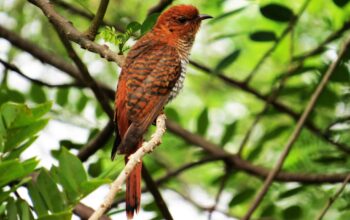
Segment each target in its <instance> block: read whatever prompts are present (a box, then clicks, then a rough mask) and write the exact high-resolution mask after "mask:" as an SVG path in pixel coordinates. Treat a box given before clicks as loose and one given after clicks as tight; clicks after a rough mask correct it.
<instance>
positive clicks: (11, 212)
mask: <svg viewBox="0 0 350 220" xmlns="http://www.w3.org/2000/svg"><path fill="white" fill-rule="evenodd" d="M6 209H7V219H8V220H17V206H16V203H15V200H14V199H12V198H10V199H9V200H8V202H7V206H6Z"/></svg>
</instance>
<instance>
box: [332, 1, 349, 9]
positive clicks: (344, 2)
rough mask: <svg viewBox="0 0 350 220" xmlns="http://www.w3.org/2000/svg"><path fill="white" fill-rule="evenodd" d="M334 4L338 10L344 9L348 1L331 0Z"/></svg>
mask: <svg viewBox="0 0 350 220" xmlns="http://www.w3.org/2000/svg"><path fill="white" fill-rule="evenodd" d="M333 2H334V4H336V5H337V6H338V7H339V8H342V7H344V6H345V5H346V4H348V3H349V0H333Z"/></svg>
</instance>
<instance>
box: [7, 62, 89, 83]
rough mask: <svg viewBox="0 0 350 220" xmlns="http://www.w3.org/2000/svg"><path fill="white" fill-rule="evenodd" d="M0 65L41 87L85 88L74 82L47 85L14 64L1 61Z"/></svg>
mask: <svg viewBox="0 0 350 220" xmlns="http://www.w3.org/2000/svg"><path fill="white" fill-rule="evenodd" d="M0 63H1V64H2V65H3V66H4V67H5V68H6V69H9V70H11V71H13V72H15V73H18V74H19V75H20V76H22V77H23V78H25V79H27V80H29V81H31V82H32V83H34V84H36V85H39V86H45V87H49V88H67V87H84V86H83V85H82V84H81V83H78V82H74V83H67V84H57V85H55V84H50V83H46V82H43V81H40V80H37V79H33V78H31V77H29V76H27V75H25V74H24V73H23V72H22V71H21V70H20V69H19V68H18V67H17V66H16V65H14V64H12V63H8V62H6V61H4V60H2V59H0Z"/></svg>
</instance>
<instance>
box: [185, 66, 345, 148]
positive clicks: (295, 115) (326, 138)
mask: <svg viewBox="0 0 350 220" xmlns="http://www.w3.org/2000/svg"><path fill="white" fill-rule="evenodd" d="M190 64H191V65H192V66H194V67H196V68H198V69H200V70H202V71H204V72H206V73H208V74H215V76H217V77H218V78H219V79H220V80H222V81H223V82H225V83H226V84H228V85H230V86H233V87H237V88H240V89H242V90H243V91H246V92H248V93H250V94H252V95H254V96H255V97H256V98H258V99H260V100H262V101H264V102H267V100H268V99H269V98H268V97H269V96H268V95H263V94H261V93H260V92H258V91H257V90H256V89H254V88H252V87H250V86H249V85H247V84H245V83H244V82H241V81H238V80H236V79H233V78H230V77H227V76H225V75H224V74H223V73H222V72H217V71H216V72H215V71H214V70H212V69H210V68H209V67H207V66H205V65H203V64H199V63H198V62H195V61H192V60H191V61H190ZM271 106H273V107H274V108H275V109H276V110H278V111H280V112H283V113H285V114H288V115H289V116H290V117H292V118H293V119H294V120H298V119H299V118H300V114H299V113H297V112H295V111H294V110H293V109H291V108H289V107H288V106H286V105H285V104H283V103H281V102H279V101H278V100H273V101H271ZM305 125H306V128H308V129H309V130H310V131H311V132H313V133H314V134H315V135H317V136H319V137H321V138H322V139H323V140H324V141H327V142H328V143H330V144H332V145H334V146H335V147H336V148H337V149H338V150H340V151H343V152H344V153H347V154H350V147H349V146H348V145H346V144H344V143H339V142H336V141H334V140H332V139H331V138H329V136H328V135H327V134H325V133H323V132H322V130H321V129H320V128H318V127H317V126H316V125H315V124H314V123H313V122H312V121H306V123H305Z"/></svg>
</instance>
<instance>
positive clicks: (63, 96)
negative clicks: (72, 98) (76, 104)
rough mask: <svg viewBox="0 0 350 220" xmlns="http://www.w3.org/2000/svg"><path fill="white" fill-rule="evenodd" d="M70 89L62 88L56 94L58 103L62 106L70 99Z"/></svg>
mask: <svg viewBox="0 0 350 220" xmlns="http://www.w3.org/2000/svg"><path fill="white" fill-rule="evenodd" d="M68 95H69V89H67V88H61V89H59V90H58V91H57V94H56V103H57V104H58V105H60V106H65V105H66V103H67V101H68Z"/></svg>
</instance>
